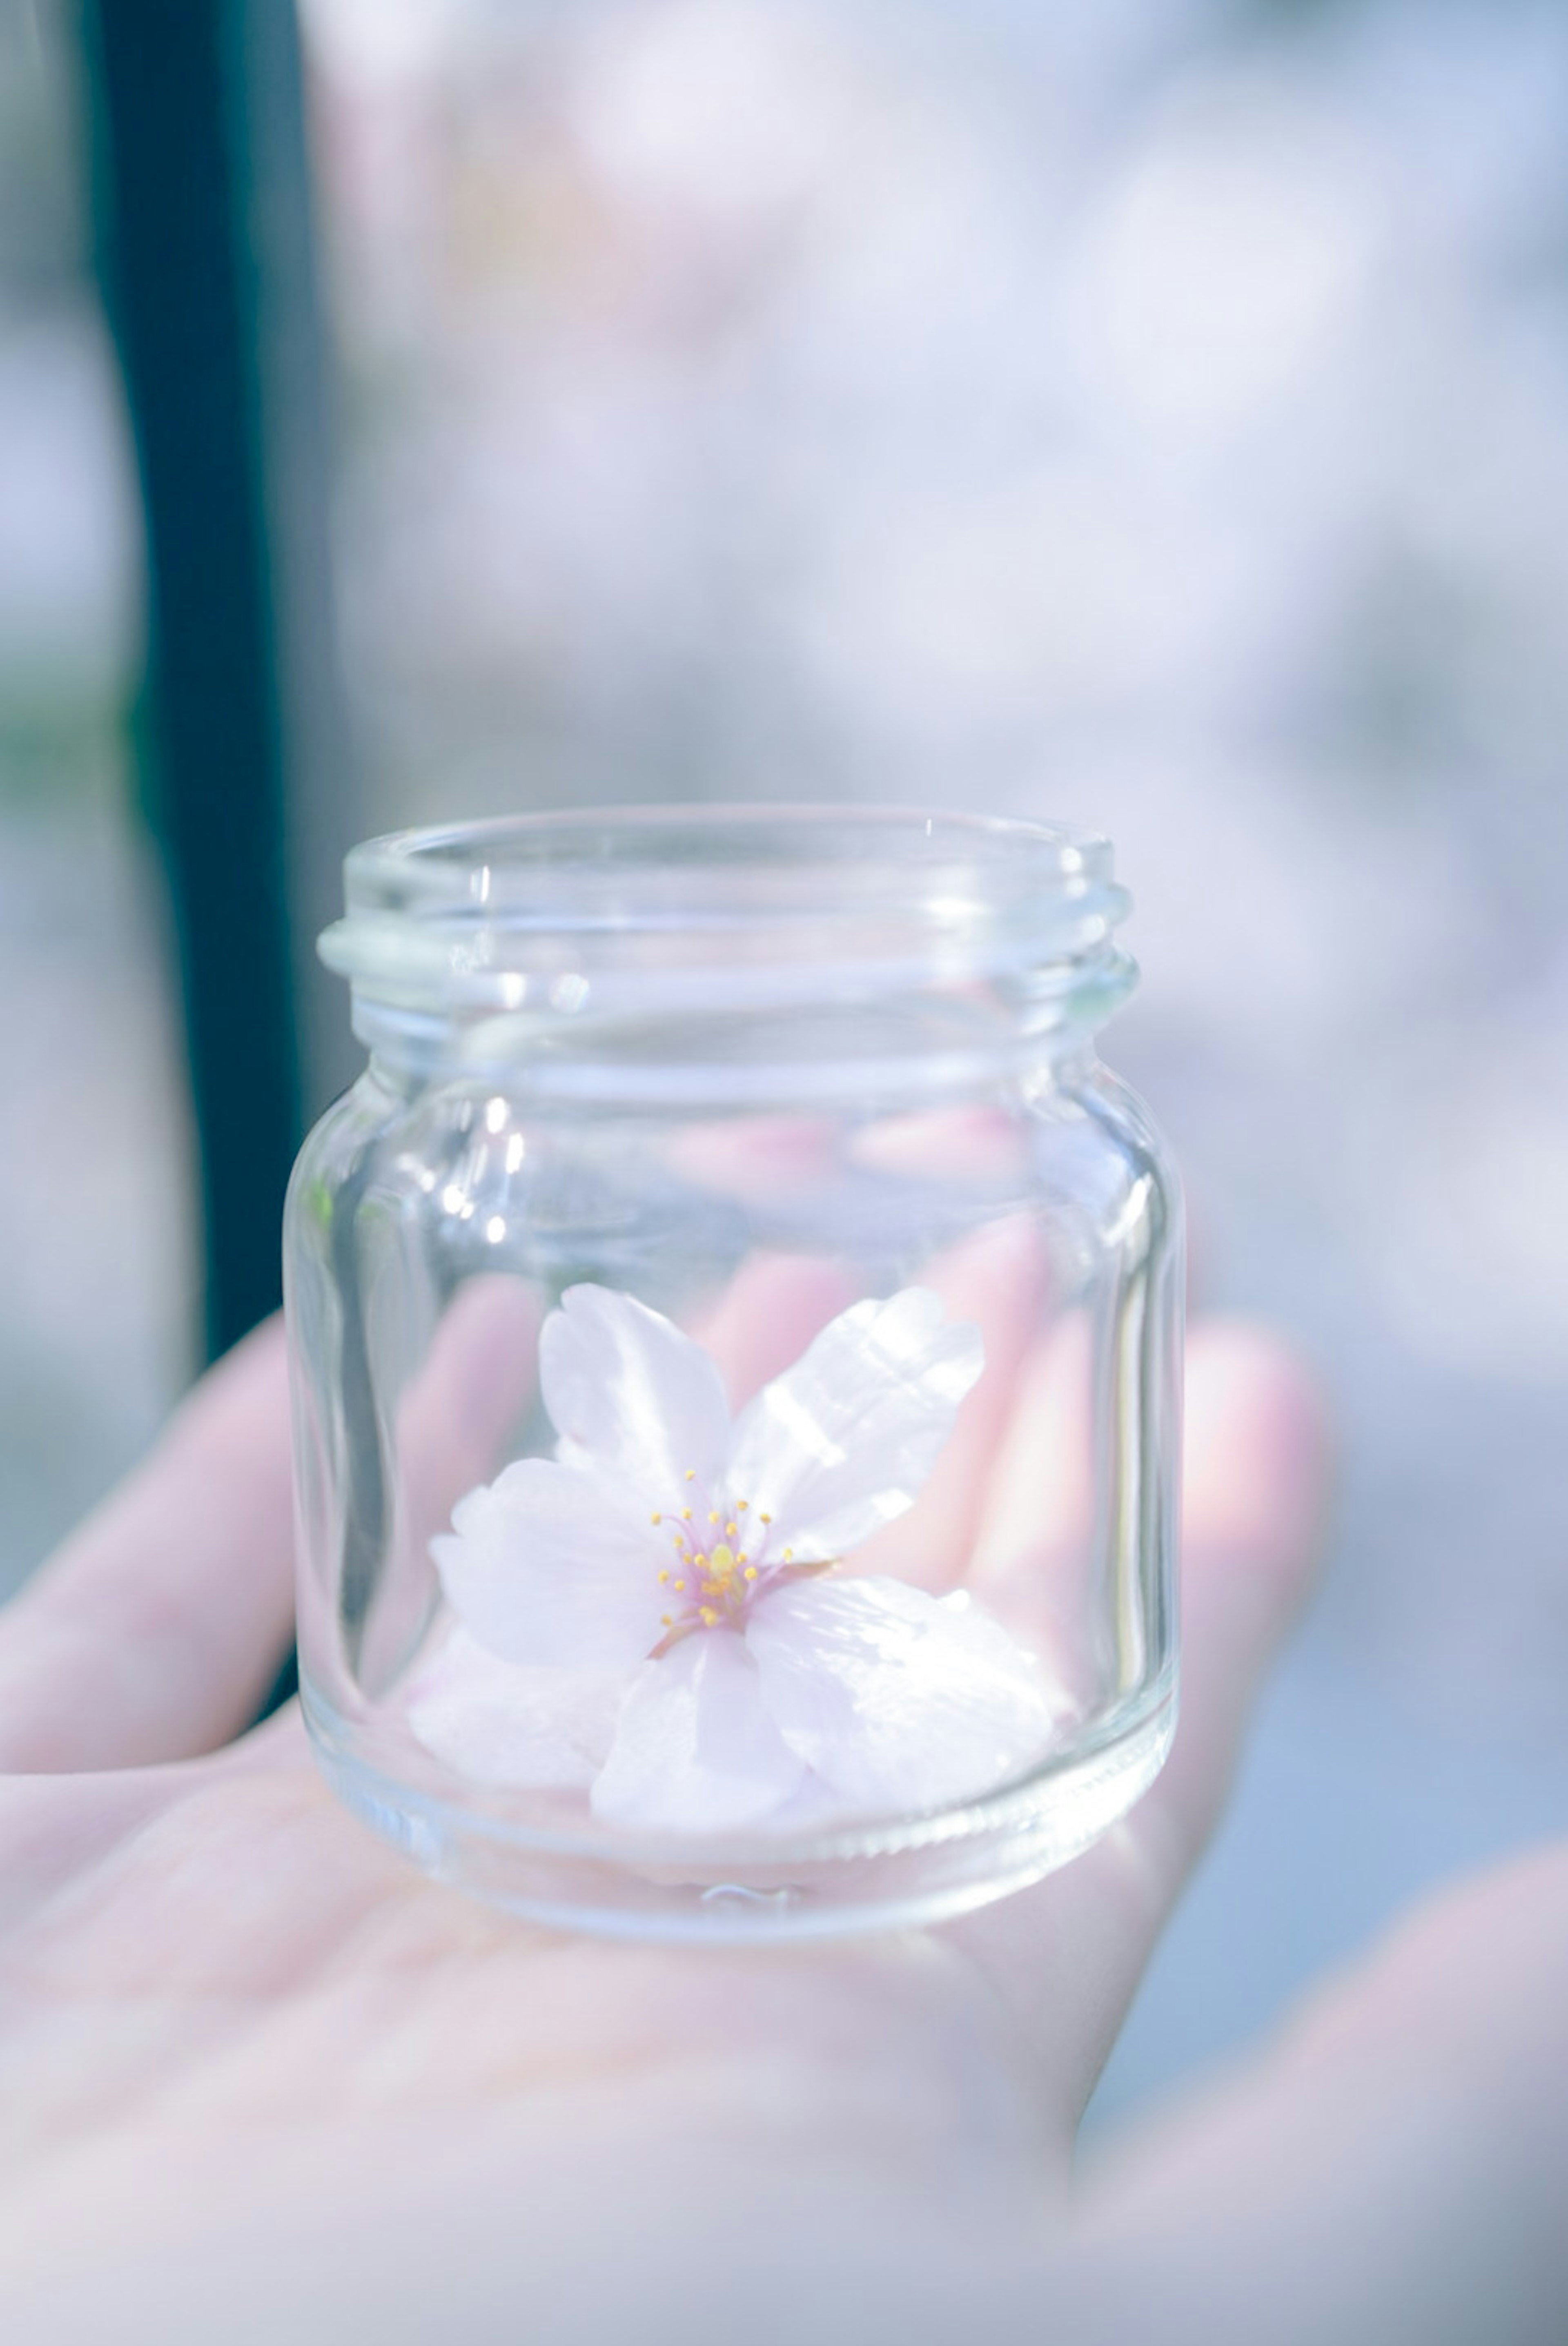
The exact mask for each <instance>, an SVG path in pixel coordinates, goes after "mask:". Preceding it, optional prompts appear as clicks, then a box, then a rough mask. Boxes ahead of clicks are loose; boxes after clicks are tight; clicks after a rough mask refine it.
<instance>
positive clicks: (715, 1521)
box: [708, 1515, 718, 1524]
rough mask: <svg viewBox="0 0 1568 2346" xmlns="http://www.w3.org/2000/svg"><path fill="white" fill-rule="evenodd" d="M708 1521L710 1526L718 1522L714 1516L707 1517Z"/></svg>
mask: <svg viewBox="0 0 1568 2346" xmlns="http://www.w3.org/2000/svg"><path fill="white" fill-rule="evenodd" d="M708 1522H709V1523H710V1524H716V1523H717V1522H718V1516H717V1515H709V1516H708Z"/></svg>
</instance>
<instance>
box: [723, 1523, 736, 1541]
mask: <svg viewBox="0 0 1568 2346" xmlns="http://www.w3.org/2000/svg"><path fill="white" fill-rule="evenodd" d="M735 1529H736V1527H735V1525H733V1524H726V1525H725V1526H724V1535H725V1537H726V1539H733V1538H734V1537H735Z"/></svg>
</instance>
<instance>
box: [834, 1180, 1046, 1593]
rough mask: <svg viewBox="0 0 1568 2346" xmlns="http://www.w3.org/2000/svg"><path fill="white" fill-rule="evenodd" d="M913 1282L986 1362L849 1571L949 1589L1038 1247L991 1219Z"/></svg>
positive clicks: (985, 1475) (1040, 1257) (1032, 1229)
mask: <svg viewBox="0 0 1568 2346" xmlns="http://www.w3.org/2000/svg"><path fill="white" fill-rule="evenodd" d="M920 1284H921V1286H922V1287H929V1288H932V1290H934V1291H935V1292H936V1293H937V1294H938V1295H940V1296H941V1298H942V1303H943V1305H944V1306H945V1308H946V1311H947V1316H948V1318H949V1319H950V1320H964V1321H970V1322H972V1324H973V1325H974V1326H976V1327H978V1329H979V1330H980V1332H981V1337H982V1340H983V1343H984V1346H985V1366H984V1368H983V1371H982V1372H981V1376H980V1379H979V1382H978V1383H976V1384H975V1386H974V1387H973V1389H972V1392H970V1393H969V1394H968V1395H967V1396H966V1398H965V1400H964V1402H963V1404H962V1408H961V1409H960V1410H959V1413H958V1417H957V1421H956V1423H954V1426H953V1429H952V1433H951V1435H950V1436H949V1438H948V1440H947V1443H946V1444H945V1445H944V1447H943V1449H942V1455H941V1457H940V1458H939V1459H938V1461H937V1464H936V1466H935V1468H934V1470H933V1471H932V1475H931V1478H930V1480H929V1481H928V1482H927V1483H926V1484H925V1485H924V1487H923V1488H922V1490H921V1494H920V1496H919V1498H918V1499H917V1500H916V1502H915V1504H914V1505H913V1506H912V1507H911V1510H910V1512H909V1514H908V1515H901V1517H900V1518H899V1520H898V1521H897V1522H896V1523H893V1524H890V1525H888V1527H887V1529H886V1530H885V1531H881V1532H879V1533H878V1534H877V1535H876V1537H875V1538H874V1539H871V1540H869V1541H868V1542H867V1543H866V1545H865V1546H864V1547H863V1548H861V1549H860V1553H859V1554H858V1556H856V1558H855V1568H856V1570H857V1571H859V1572H867V1573H886V1574H891V1576H892V1577H893V1578H894V1579H898V1580H909V1581H912V1582H914V1583H915V1584H916V1585H917V1586H920V1587H922V1588H931V1589H947V1588H954V1587H956V1586H958V1585H959V1583H960V1582H961V1581H962V1579H963V1577H964V1569H965V1564H966V1561H967V1559H968V1557H969V1555H970V1552H971V1549H972V1545H973V1543H974V1537H975V1532H976V1528H977V1525H978V1524H979V1522H980V1518H981V1514H982V1510H983V1505H984V1499H985V1493H986V1489H987V1486H988V1484H989V1482H990V1478H991V1474H992V1469H993V1463H994V1460H995V1457H996V1452H997V1447H998V1444H999V1443H1000V1442H1001V1440H1002V1437H1003V1433H1004V1430H1005V1429H1006V1427H1007V1425H1008V1424H1009V1423H1010V1421H1011V1419H1012V1417H1013V1411H1014V1407H1015V1403H1016V1400H1017V1394H1018V1389H1019V1383H1020V1380H1021V1378H1022V1376H1023V1372H1024V1367H1025V1362H1026V1361H1027V1358H1028V1352H1029V1346H1030V1342H1031V1340H1032V1339H1033V1336H1034V1334H1035V1331H1036V1330H1037V1329H1038V1327H1039V1324H1040V1317H1041V1313H1042V1311H1043V1309H1044V1300H1045V1253H1044V1246H1043V1244H1042V1242H1041V1239H1040V1234H1039V1230H1038V1229H1037V1227H1036V1225H1035V1223H1034V1222H1033V1219H1031V1218H1030V1217H1029V1216H1027V1215H1023V1214H1018V1215H1013V1216H1011V1217H1010V1218H1009V1219H1006V1220H1004V1221H999V1222H993V1223H992V1224H990V1225H989V1226H988V1227H987V1228H986V1229H982V1230H979V1231H976V1232H975V1233H974V1234H973V1235H972V1237H970V1238H967V1239H962V1240H961V1242H960V1243H959V1244H958V1245H957V1246H954V1247H951V1248H949V1249H948V1250H946V1251H945V1252H944V1253H942V1254H941V1255H939V1256H937V1257H936V1259H935V1260H933V1261H932V1263H931V1265H930V1266H929V1268H928V1269H927V1270H925V1271H923V1272H922V1273H921V1280H920Z"/></svg>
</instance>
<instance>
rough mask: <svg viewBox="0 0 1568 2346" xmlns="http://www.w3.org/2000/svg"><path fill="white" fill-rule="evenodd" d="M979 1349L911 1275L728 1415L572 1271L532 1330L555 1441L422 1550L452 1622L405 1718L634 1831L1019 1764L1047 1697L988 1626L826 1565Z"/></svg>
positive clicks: (727, 1821) (772, 1811)
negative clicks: (583, 1798)
mask: <svg viewBox="0 0 1568 2346" xmlns="http://www.w3.org/2000/svg"><path fill="white" fill-rule="evenodd" d="M983 1364H984V1350H983V1343H982V1341H981V1336H980V1331H979V1330H978V1329H976V1328H974V1327H972V1326H971V1325H969V1324H968V1323H966V1322H962V1321H948V1320H946V1319H944V1316H943V1312H942V1303H941V1301H940V1300H939V1298H938V1297H937V1296H935V1295H934V1294H932V1293H931V1292H930V1291H929V1290H926V1289H923V1288H918V1287H910V1288H905V1289H904V1290H902V1291H901V1293H899V1294H897V1295H894V1296H892V1297H891V1299H889V1300H888V1301H867V1302H863V1303H857V1304H855V1305H854V1306H853V1307H852V1308H851V1309H850V1310H849V1311H845V1312H842V1313H841V1314H840V1317H839V1318H838V1319H836V1320H834V1321H831V1322H830V1324H829V1325H828V1326H827V1327H826V1328H824V1329H823V1330H822V1331H821V1332H820V1335H818V1336H817V1337H816V1339H815V1340H814V1341H813V1342H812V1343H810V1344H809V1346H808V1347H807V1349H806V1351H805V1352H803V1353H802V1354H801V1356H800V1358H799V1360H798V1361H796V1362H795V1363H794V1365H793V1366H792V1367H790V1368H789V1369H787V1370H786V1371H785V1372H784V1373H783V1374H782V1375H781V1376H779V1377H777V1378H775V1379H774V1381H773V1382H772V1383H771V1384H769V1385H767V1386H765V1387H764V1388H763V1390H762V1391H761V1392H759V1393H758V1395H757V1396H756V1398H755V1399H754V1400H753V1401H751V1402H750V1403H748V1405H747V1406H746V1407H745V1408H744V1409H743V1410H742V1411H741V1412H740V1413H739V1415H738V1417H736V1418H734V1419H733V1420H732V1419H731V1415H730V1411H729V1406H728V1401H727V1399H726V1395H725V1391H724V1385H723V1382H722V1380H721V1378H720V1376H719V1372H718V1368H717V1366H716V1365H715V1363H714V1362H713V1361H712V1360H711V1359H710V1358H709V1357H708V1354H707V1353H706V1352H704V1351H703V1350H702V1348H701V1347H700V1346H699V1345H698V1344H697V1343H695V1342H694V1341H692V1339H691V1338H690V1337H689V1336H687V1335H685V1334H683V1333H682V1331H680V1330H679V1329H678V1328H677V1327H676V1326H675V1325H674V1324H673V1322H672V1321H668V1320H667V1319H665V1318H663V1317H662V1316H661V1314H660V1313H658V1312H657V1311H650V1310H649V1309H648V1308H647V1305H646V1304H642V1303H639V1302H637V1301H635V1300H634V1299H633V1298H632V1297H630V1296H628V1295H623V1294H619V1293H616V1291H615V1290H611V1289H608V1288H604V1287H596V1286H579V1287H573V1288H569V1289H568V1290H566V1293H565V1296H564V1297H563V1299H562V1303H561V1308H560V1310H559V1311H555V1312H553V1313H552V1314H551V1316H550V1318H549V1319H548V1320H547V1321H545V1327H544V1330H543V1332H542V1334H541V1337H540V1344H539V1371H540V1385H541V1391H542V1393H543V1398H544V1402H545V1408H546V1410H547V1411H548V1413H549V1415H550V1419H551V1422H552V1423H553V1424H554V1425H555V1430H556V1433H557V1435H558V1437H559V1438H558V1443H557V1448H556V1455H555V1458H554V1459H546V1458H524V1459H521V1460H519V1461H517V1462H516V1463H515V1464H513V1465H510V1466H508V1467H506V1468H505V1469H504V1471H503V1473H502V1474H499V1475H498V1476H497V1477H496V1479H495V1481H494V1483H491V1484H485V1485H483V1486H482V1487H481V1488H479V1489H478V1490H474V1491H471V1492H470V1493H469V1494H468V1495H467V1496H466V1497H465V1498H463V1499H462V1500H460V1501H459V1503H458V1505H456V1507H455V1508H454V1509H453V1517H452V1530H451V1532H450V1533H448V1534H444V1535H442V1536H440V1537H438V1538H436V1539H435V1540H433V1542H432V1550H433V1556H434V1558H435V1562H436V1566H437V1568H438V1570H439V1572H440V1575H441V1581H442V1586H443V1591H444V1593H445V1596H446V1599H447V1602H448V1604H449V1606H450V1607H451V1608H452V1611H453V1614H454V1615H455V1617H456V1621H457V1625H458V1626H457V1627H456V1629H455V1630H454V1632H453V1636H452V1637H451V1638H450V1640H449V1642H448V1644H447V1645H446V1647H444V1648H443V1652H442V1653H441V1654H440V1656H438V1658H436V1660H435V1661H434V1662H433V1664H429V1665H427V1666H426V1668H425V1669H424V1670H423V1673H422V1674H421V1676H420V1678H418V1680H417V1681H416V1682H415V1684H414V1686H413V1687H412V1688H411V1697H410V1712H409V1715H410V1719H411V1722H412V1726H413V1729H414V1731H415V1733H416V1734H418V1735H419V1737H420V1738H421V1739H422V1740H423V1742H424V1743H425V1744H426V1745H427V1747H428V1748H430V1749H433V1751H435V1752H436V1753H437V1754H438V1756H440V1757H442V1758H443V1759H445V1760H448V1761H449V1762H451V1763H452V1764H453V1765H456V1766H459V1767H462V1768H463V1769H465V1770H466V1771H467V1772H469V1773H470V1774H473V1775H475V1776H478V1777H481V1778H483V1779H485V1780H492V1781H498V1782H511V1783H523V1784H533V1785H547V1784H548V1785H557V1786H571V1785H575V1786H580V1787H585V1788H586V1789H587V1791H588V1796H589V1803H590V1806H591V1808H592V1810H593V1812H594V1814H595V1815H596V1816H597V1817H598V1818H600V1819H601V1820H602V1821H605V1822H606V1823H607V1824H611V1825H614V1826H617V1827H621V1828H623V1829H626V1830H628V1831H652V1832H661V1831H663V1832H687V1831H709V1830H717V1829H721V1828H730V1829H734V1828H739V1827H748V1826H752V1825H758V1824H761V1823H764V1822H766V1823H768V1824H769V1825H770V1826H779V1827H791V1828H792V1827H798V1826H801V1825H804V1824H809V1823H815V1822H818V1821H822V1820H823V1819H824V1818H827V1817H830V1816H844V1815H850V1814H865V1813H871V1812H881V1813H886V1812H887V1811H890V1810H892V1811H921V1810H923V1809H929V1808H933V1807H937V1806H941V1805H943V1804H946V1803H950V1802H952V1801H954V1800H962V1799H964V1798H967V1797H970V1796H972V1795H973V1794H975V1793H977V1792H980V1791H983V1790H988V1789H990V1788H991V1787H992V1786H993V1785H994V1784H995V1783H997V1782H998V1781H1000V1780H1003V1779H1005V1778H1006V1777H1008V1776H1009V1775H1013V1774H1015V1773H1017V1772H1018V1771H1020V1770H1022V1769H1023V1768H1025V1767H1027V1766H1028V1765H1029V1764H1030V1762H1031V1761H1032V1760H1034V1759H1036V1758H1037V1757H1038V1756H1039V1755H1040V1753H1041V1752H1042V1750H1043V1749H1044V1746H1045V1744H1046V1741H1047V1739H1048V1735H1049V1731H1050V1728H1051V1724H1052V1714H1053V1708H1054V1705H1053V1702H1052V1698H1051V1695H1050V1691H1049V1688H1048V1687H1047V1683H1046V1681H1045V1678H1044V1674H1043V1672H1042V1671H1041V1669H1040V1668H1039V1666H1038V1664H1037V1663H1036V1662H1035V1661H1034V1659H1033V1658H1032V1657H1031V1656H1030V1655H1028V1654H1026V1653H1025V1652H1024V1651H1023V1648H1022V1647H1019V1646H1018V1645H1017V1644H1016V1643H1015V1641H1014V1640H1013V1638H1012V1637H1010V1636H1009V1634H1008V1632H1007V1631H1006V1630H1005V1629H1003V1627H1002V1626H1001V1624H1000V1623H999V1622H997V1621H995V1620H993V1618H992V1617H990V1616H989V1615H988V1614H986V1613H985V1612H984V1611H983V1610H982V1608H981V1607H979V1606H978V1605H976V1604H974V1603H973V1602H972V1599H971V1598H969V1597H968V1596H966V1595H964V1594H962V1592H961V1593H958V1594H955V1595H952V1596H945V1597H941V1598H938V1597H933V1596H928V1595H927V1594H926V1593H925V1592H924V1591H923V1590H921V1589H917V1588H913V1587H910V1586H906V1585H905V1584H904V1583H903V1582H901V1581H897V1580H892V1579H886V1578H874V1577H870V1576H860V1575H855V1574H852V1573H844V1572H840V1571H837V1570H836V1569H835V1567H836V1566H839V1565H840V1563H841V1562H842V1561H843V1559H844V1558H846V1557H847V1556H850V1555H852V1553H853V1551H854V1550H855V1549H856V1548H858V1547H860V1545H862V1544H863V1543H864V1542H865V1541H866V1540H867V1539H869V1538H870V1537H871V1534H872V1533H873V1532H876V1531H878V1530H880V1529H881V1526H882V1525H884V1524H888V1523H891V1522H892V1521H893V1520H894V1518H895V1517H897V1516H899V1515H902V1514H903V1513H904V1512H905V1511H906V1510H907V1509H908V1508H909V1507H910V1506H911V1505H913V1503H914V1500H915V1498H916V1496H917V1494H918V1493H919V1491H920V1489H921V1485H922V1484H924V1482H925V1481H926V1478H927V1476H928V1475H929V1474H930V1473H931V1471H932V1467H933V1466H934V1465H935V1464H936V1461H937V1458H938V1456H939V1455H940V1454H941V1451H942V1446H943V1444H944V1443H945V1442H946V1440H947V1438H948V1435H949V1433H951V1432H952V1424H953V1420H954V1418H955V1416H956V1414H957V1412H958V1409H959V1405H960V1403H962V1400H963V1398H964V1396H965V1394H966V1393H967V1392H969V1391H970V1388H971V1387H972V1385H973V1384H974V1382H975V1381H976V1379H977V1378H978V1377H979V1375H980V1373H981V1371H982V1368H983Z"/></svg>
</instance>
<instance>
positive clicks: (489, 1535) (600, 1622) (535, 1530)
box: [430, 1458, 670, 1670]
mask: <svg viewBox="0 0 1568 2346" xmlns="http://www.w3.org/2000/svg"><path fill="white" fill-rule="evenodd" d="M452 1521H453V1530H452V1531H451V1532H450V1533H443V1535H441V1537H439V1538H437V1539H433V1540H432V1541H431V1544H430V1552H431V1554H432V1556H434V1558H435V1562H436V1568H437V1570H438V1571H439V1572H440V1574H441V1585H442V1586H443V1589H444V1591H445V1592H446V1601H447V1603H448V1604H449V1605H450V1606H451V1607H452V1609H453V1612H454V1613H455V1614H456V1615H457V1617H458V1618H459V1620H460V1621H462V1623H463V1626H464V1627H465V1628H467V1629H469V1630H470V1631H472V1633H473V1636H474V1637H477V1639H478V1640H479V1643H480V1644H481V1645H482V1646H484V1647H488V1649H489V1650H490V1652H491V1653H493V1654H498V1655H500V1656H501V1658H503V1660H504V1661H509V1662H522V1663H526V1664H536V1663H549V1664H554V1665H555V1666H557V1667H560V1668H566V1669H584V1670H614V1669H626V1668H630V1667H631V1666H632V1664H633V1663H635V1662H640V1661H641V1660H642V1658H643V1657H644V1656H645V1655H646V1654H649V1653H651V1652H652V1651H653V1648H654V1647H655V1646H657V1643H658V1641H659V1639H660V1637H662V1636H663V1634H664V1631H663V1628H662V1626H661V1621H660V1616H661V1615H662V1614H663V1612H664V1610H665V1608H666V1607H667V1602H668V1599H667V1596H666V1593H665V1591H664V1590H663V1589H662V1588H661V1587H660V1586H659V1580H658V1574H659V1567H660V1566H661V1565H667V1564H668V1563H669V1561H670V1557H669V1556H668V1554H667V1550H666V1548H665V1546H664V1545H661V1543H660V1540H659V1536H658V1534H657V1532H656V1531H655V1530H654V1529H653V1528H652V1526H651V1525H648V1524H647V1523H646V1522H643V1521H638V1520H637V1519H636V1518H635V1517H634V1516H633V1515H631V1513H630V1512H629V1509H628V1508H627V1507H626V1505H617V1504H616V1501H615V1500H614V1499H613V1498H611V1497H610V1496H609V1495H607V1494H606V1493H605V1492H603V1491H602V1490H601V1489H600V1488H599V1487H598V1486H597V1484H596V1480H593V1479H590V1477H589V1476H588V1475H586V1474H578V1473H576V1472H575V1471H574V1470H573V1469H572V1468H570V1467H566V1466H560V1465H557V1464H555V1462H554V1461H553V1460H551V1459H548V1458H523V1459H519V1460H518V1461H517V1463H516V1464H514V1465H512V1466H508V1467H507V1468H506V1470H505V1472H504V1474H499V1475H497V1477H496V1479H495V1481H494V1483H489V1484H482V1485H481V1487H480V1488H479V1489H478V1490H477V1491H470V1492H469V1494H468V1495H467V1497H466V1498H464V1499H460V1500H459V1501H458V1503H457V1505H456V1506H455V1507H454V1508H453V1511H452Z"/></svg>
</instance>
